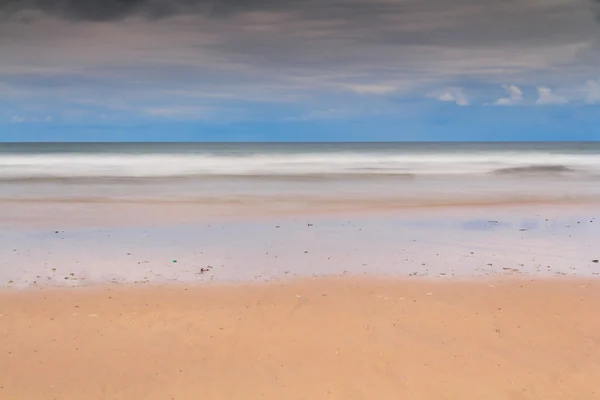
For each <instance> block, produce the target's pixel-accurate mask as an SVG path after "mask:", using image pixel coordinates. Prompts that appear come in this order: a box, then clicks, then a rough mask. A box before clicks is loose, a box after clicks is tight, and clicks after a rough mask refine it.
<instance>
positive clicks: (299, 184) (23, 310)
mask: <svg viewBox="0 0 600 400" xmlns="http://www.w3.org/2000/svg"><path fill="white" fill-rule="evenodd" d="M81 146H83V147H82V149H79V150H78V148H77V146H75V147H74V148H73V149H72V150H73V152H67V153H64V154H63V153H60V152H58V153H54V152H53V151H50V152H49V153H48V150H47V149H46V150H44V149H43V148H42V149H41V150H40V151H41V153H39V154H38V153H35V152H33V153H28V152H25V153H22V152H21V153H19V152H17V153H15V154H12V153H11V154H8V155H5V158H4V162H5V164H6V165H8V167H7V168H5V169H4V172H3V173H4V175H3V177H4V178H3V179H4V180H3V181H1V182H0V399H2V400H4V399H8V400H38V399H39V400H42V399H43V400H46V399H57V400H70V399H72V400H80V399H86V400H87V399H90V400H94V399H123V400H138V399H139V400H142V399H144V400H146V399H149V400H153V399H155V400H163V399H178V400H181V399H183V400H186V399H189V400H192V399H208V400H210V399H227V400H230V399H273V400H280V399H285V400H294V399H306V400H314V399H340V400H342V399H343V400H346V399H406V400H413V399H414V400H440V399H451V400H455V399H456V400H465V399H485V400H558V399H561V400H563V399H564V400H573V399H577V400H579V399H581V400H588V399H590V400H591V399H596V398H600V341H599V339H598V332H600V319H599V318H598V315H600V280H598V278H599V277H600V264H598V260H599V259H600V252H599V250H598V237H600V220H599V219H598V216H600V203H599V201H598V200H599V199H600V197H599V196H598V185H596V183H597V182H596V180H597V178H595V176H596V175H594V173H593V171H595V169H594V168H596V161H595V160H596V157H598V156H596V155H595V153H594V154H591V155H590V154H587V153H585V151H587V149H583V150H581V151H582V152H583V153H582V154H581V155H576V156H575V155H568V154H567V155H563V156H561V157H562V158H561V160H563V161H565V166H564V167H556V166H552V165H550V166H548V165H546V163H547V162H548V161H549V160H550V161H552V162H555V161H556V160H555V158H556V154H557V153H556V151H558V150H557V149H555V148H554V147H551V148H549V150H544V151H547V153H539V154H538V155H537V156H536V157H537V158H535V157H534V158H533V159H532V156H531V154H530V153H527V152H525V153H523V154H521V153H517V154H515V153H514V149H512V150H511V149H510V148H509V149H508V150H494V151H495V152H492V153H489V149H488V150H485V149H484V150H481V149H480V150H477V146H475V147H474V148H471V150H469V149H467V150H469V151H467V150H461V151H463V153H461V154H462V155H460V154H459V155H458V156H457V155H456V154H455V153H454V152H452V151H450V150H448V149H446V150H444V149H441V150H440V152H439V154H438V153H434V154H433V153H432V154H429V153H427V154H425V153H423V154H421V153H414V154H413V153H411V152H410V151H409V152H408V153H406V152H404V150H402V151H400V150H398V151H397V153H393V154H388V153H387V150H386V149H379V150H377V149H375V150H377V151H376V152H375V153H372V150H369V149H368V148H367V149H366V150H365V149H362V148H360V147H359V148H358V149H354V150H353V148H352V146H351V147H349V148H347V149H346V148H340V149H337V148H336V149H334V150H335V151H332V152H331V154H329V153H328V154H326V155H320V154H312V155H311V154H308V155H307V154H304V153H302V152H300V153H297V151H298V150H297V149H296V148H295V147H293V146H292V147H291V148H287V147H286V148H284V150H285V152H286V153H285V154H283V153H282V154H279V153H277V154H275V153H273V151H272V150H268V149H266V150H264V149H263V148H259V150H260V152H263V151H266V153H265V154H262V153H260V152H259V153H260V154H255V155H253V156H247V155H246V153H245V151H246V150H248V149H247V148H244V147H242V148H241V150H244V152H242V153H240V154H241V155H240V154H238V155H235V154H237V153H235V154H233V155H232V154H230V150H227V149H225V150H227V151H225V150H219V149H216V150H214V151H213V152H212V153H210V154H205V153H202V152H203V151H205V150H203V149H201V148H197V149H196V150H197V151H200V153H198V154H195V153H194V154H191V155H190V154H187V153H186V151H187V149H183V150H177V151H178V152H180V153H174V154H171V153H170V152H168V151H167V152H164V151H163V150H162V149H161V148H160V147H159V148H158V149H156V148H154V147H152V146H150V147H151V148H150V150H148V151H151V153H149V154H146V153H143V151H146V150H143V149H141V150H139V151H140V152H141V153H139V154H138V153H135V152H133V153H132V154H129V153H123V149H122V148H120V147H119V146H116V145H115V146H113V147H110V146H109V147H110V148H109V149H108V150H110V151H109V152H108V153H106V154H104V153H102V152H101V151H100V152H98V151H99V150H97V149H95V148H91V149H88V148H87V147H86V146H84V145H81ZM178 149H179V148H178ZM228 149H229V148H228ZM459 149H460V148H459ZM50 150H52V149H50ZM125 150H126V149H125ZM184 150H185V151H184ZM217 150H218V151H217ZM234 150H235V149H234ZM349 150H352V151H355V152H356V153H355V154H354V153H353V154H350V155H349V154H348V153H347V152H348V151H349ZM417 150H418V148H417ZM425 150H426V149H425ZM425 150H418V151H425ZM475 150H477V151H479V153H477V151H476V152H475V153H472V151H475ZM492 150H493V149H492ZM509 150H510V151H509ZM517 150H518V149H517ZM127 151H133V150H127ZM135 151H138V150H135ZM211 151H212V150H211ZM224 151H225V152H224ZM278 151H279V150H278ZM311 151H312V150H311ZM415 151H416V150H415ZM427 151H429V150H427ZM436 151H437V150H436ZM482 151H483V152H482ZM536 151H538V150H536ZM594 151H595V150H594ZM152 152H154V153H152ZM213 153H214V154H213ZM186 154H187V155H186ZM411 154H412V155H411ZM478 154H479V155H478ZM536 154H537V153H536ZM577 154H579V153H577ZM290 157H291V158H290ZM307 157H308V158H307ZM406 157H408V160H409V161H410V162H409V161H406V160H405V158H406ZM90 160H91V161H93V162H91V161H90ZM94 160H95V161H94ZM186 160H187V161H186ZM290 160H291V161H290ZM307 160H308V161H311V160H312V161H311V162H312V164H311V163H307ZM315 160H316V161H315ZM382 160H384V161H385V160H387V163H384V162H382ZM411 160H412V161H411ZM494 160H495V161H494ZM184 161H185V162H184ZM315 162H316V164H315ZM561 162H562V161H561ZM357 163H358V164H357ZM359 164H360V168H359V169H358V170H356V167H357V165H359ZM165 165H170V166H173V168H175V170H174V171H171V170H168V171H166V172H164V171H163V166H165ZM244 165H246V167H244V168H245V169H244V168H242V167H243V166H244ZM155 166H159V167H160V168H158V169H157V168H155ZM240 166H242V167H240ZM507 166H508V167H511V166H512V167H511V168H510V169H509V170H508V172H507V171H506V168H507ZM317 167H318V168H317ZM584 167H585V168H587V169H585V168H584ZM232 168H233V170H231V169H232ZM240 168H242V170H241V171H238V170H239V169H240ZM306 168H308V169H309V170H308V171H305V169H306ZM382 168H383V169H382ZM407 168H408V170H409V171H412V172H411V174H412V175H410V176H405V175H406V170H407ZM473 168H475V170H476V171H479V172H477V173H472V170H473ZM499 168H500V170H501V171H503V172H502V173H499V172H498V171H499ZM515 168H516V170H515ZM590 168H591V169H590ZM188 169H189V171H188ZM340 169H341V170H340ZM432 171H433V173H432ZM586 171H587V172H586ZM163 172H164V173H166V174H167V175H168V176H163V175H164V174H163ZM265 172H267V175H264V173H265ZM332 172H333V173H334V174H333V175H331V173H332ZM340 172H341V173H340ZM384 172H385V173H384ZM181 173H185V174H188V175H189V174H192V175H191V176H187V175H185V176H180V174H181ZM257 173H260V174H262V175H260V174H259V175H256V174H257ZM284 173H285V174H287V175H283V176H280V175H281V174H284ZM228 174H229V175H228ZM232 174H233V175H232ZM336 174H337V175H336ZM0 175H1V174H0ZM246 175H247V176H246Z"/></svg>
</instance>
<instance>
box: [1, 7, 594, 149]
mask: <svg viewBox="0 0 600 400" xmlns="http://www.w3.org/2000/svg"><path fill="white" fill-rule="evenodd" d="M0 55H1V58H0V141H40V140H43V141H54V140H60V141H120V140H122V141H170V140H175V141H180V140H184V141H186V140H192V141H202V140H209V141H255V140H258V141H337V140H340V141H354V140H359V141H364V140H367V141H368V140H373V141H379V140H385V141H394V140H411V141H414V140H417V141H419V140H423V141H430V140H442V141H445V140H470V141H472V140H480V141H487V140H492V141H498V140H510V141H515V140H517V141H518V140H526V141H530V140H600V2H598V1H592V0H544V1H542V0H514V1H510V2H506V1H491V0H484V1H479V0H477V1H476V0H421V1H413V0H371V1H358V0H331V1H328V2H322V1H316V0H284V1H278V2H272V1H267V0H250V1H241V0H221V1H216V0H171V1H168V2H167V1H166V0H152V1H150V0H131V1H117V0H105V1H100V0H79V1H75V0H65V1H58V0H36V1H28V2H25V1H21V0H0Z"/></svg>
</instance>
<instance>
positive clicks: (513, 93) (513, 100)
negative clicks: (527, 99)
mask: <svg viewBox="0 0 600 400" xmlns="http://www.w3.org/2000/svg"><path fill="white" fill-rule="evenodd" d="M502 87H503V88H504V90H506V92H507V93H508V96H509V97H501V98H499V99H498V100H496V105H498V106H512V105H516V104H521V103H522V102H523V91H522V90H521V89H520V88H519V87H518V86H515V85H503V86H502Z"/></svg>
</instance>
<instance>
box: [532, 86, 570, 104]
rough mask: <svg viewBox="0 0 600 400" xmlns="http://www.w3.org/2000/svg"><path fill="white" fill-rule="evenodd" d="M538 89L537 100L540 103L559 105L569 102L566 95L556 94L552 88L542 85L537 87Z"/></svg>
mask: <svg viewBox="0 0 600 400" xmlns="http://www.w3.org/2000/svg"><path fill="white" fill-rule="evenodd" d="M537 91H538V99H537V101H536V102H535V103H536V104H539V105H558V104H566V103H568V102H569V99H567V98H566V97H564V96H560V95H558V94H555V93H554V92H553V91H552V89H550V88H547V87H544V86H540V87H538V88H537Z"/></svg>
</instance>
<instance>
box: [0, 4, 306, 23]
mask: <svg viewBox="0 0 600 400" xmlns="http://www.w3.org/2000/svg"><path fill="white" fill-rule="evenodd" d="M302 1H303V0H286V1H283V2H282V1H277V0H1V1H0V8H2V9H3V10H4V12H5V13H15V12H18V11H22V10H39V11H42V12H44V13H46V14H49V15H54V16H58V17H62V18H67V19H74V20H86V21H111V20H119V19H122V18H125V17H129V16H134V15H135V16H137V15H139V16H144V17H151V18H161V17H167V16H171V15H175V14H180V13H203V14H211V15H228V14H233V13H235V12H239V11H246V10H261V9H278V8H281V7H283V8H285V7H289V6H292V5H294V4H295V3H300V2H302Z"/></svg>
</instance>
